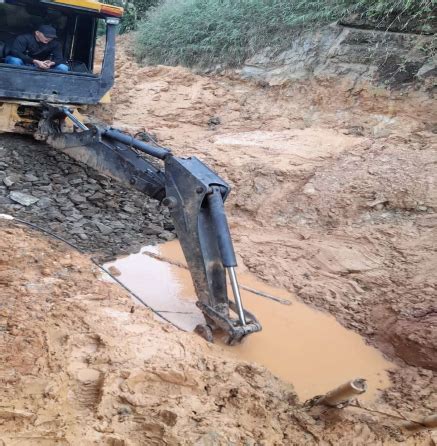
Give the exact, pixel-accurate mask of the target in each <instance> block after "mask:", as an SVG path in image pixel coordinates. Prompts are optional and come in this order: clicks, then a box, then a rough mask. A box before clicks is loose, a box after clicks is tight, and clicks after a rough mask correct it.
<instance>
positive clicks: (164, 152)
mask: <svg viewBox="0 0 437 446" xmlns="http://www.w3.org/2000/svg"><path fill="white" fill-rule="evenodd" d="M122 13H123V9H122V8H118V7H114V6H110V5H105V4H103V3H100V2H98V1H95V0H0V133H1V132H14V133H25V134H31V135H33V136H34V138H36V139H38V140H42V141H45V142H47V144H49V145H50V146H52V147H54V148H55V149H57V150H60V151H62V152H64V153H66V154H67V155H69V156H70V157H71V158H74V159H76V160H78V161H80V162H83V163H85V164H87V165H88V166H90V167H92V168H94V169H96V170H98V171H99V172H101V173H102V174H104V175H107V176H111V177H113V178H115V179H117V180H118V181H120V182H122V183H124V184H125V185H127V186H130V187H133V188H135V189H137V190H139V191H140V192H142V193H144V194H146V195H148V196H150V197H152V198H155V199H157V200H160V201H161V202H162V203H163V204H164V205H165V206H168V208H169V210H170V214H171V216H172V217H173V221H174V224H175V228H176V232H177V235H178V238H179V241H180V243H181V246H182V249H183V251H184V254H185V257H186V259H187V264H188V267H189V269H190V272H191V277H192V279H193V283H194V287H195V290H196V294H197V297H198V302H197V305H198V307H199V308H200V309H201V311H202V313H203V315H204V317H205V322H206V323H205V324H201V325H200V326H199V327H198V330H197V331H198V332H199V333H200V334H202V335H203V336H204V337H205V338H206V339H208V340H212V333H213V331H215V330H218V329H220V330H222V331H224V332H225V333H226V334H227V342H228V343H229V344H234V343H238V342H240V341H241V340H242V339H243V338H245V337H246V336H247V335H249V334H250V333H254V332H257V331H260V330H261V325H260V324H259V322H258V321H257V319H256V318H255V316H254V315H252V314H251V313H249V312H248V311H246V310H245V309H244V308H243V305H242V301H241V296H240V292H239V287H238V282H237V277H236V273H235V267H236V266H237V261H236V256H235V253H234V248H233V245H232V240H231V235H230V232H229V227H228V223H227V220H226V215H225V211H224V201H225V200H226V198H227V196H228V195H229V192H230V187H229V186H228V184H226V182H224V181H223V180H222V179H221V178H220V177H219V176H218V175H216V174H215V173H214V172H213V171H212V170H211V169H209V168H208V167H207V166H206V165H204V164H203V163H202V162H201V161H200V160H198V159H197V158H195V157H190V158H178V157H176V156H174V155H173V154H172V153H171V151H170V150H169V149H166V148H163V147H161V146H159V145H157V144H146V143H145V142H143V141H139V140H137V139H135V138H133V137H132V136H131V135H128V134H126V133H123V132H120V131H118V130H116V129H113V128H111V127H109V126H101V125H92V124H90V123H88V124H84V123H83V122H82V121H81V115H80V113H79V112H78V107H81V108H82V107H84V106H87V105H92V104H98V103H99V102H101V101H102V100H103V98H104V97H105V95H107V93H108V92H109V91H110V89H111V87H112V86H113V83H114V65H115V38H116V30H117V24H118V23H119V18H120V17H121V15H122ZM47 24H50V25H51V26H53V27H55V29H56V34H57V36H58V40H59V41H60V43H61V45H62V49H63V56H64V58H65V59H66V60H67V61H68V64H69V71H68V72H61V71H55V70H41V69H38V68H36V67H33V66H31V67H28V66H25V65H24V66H14V65H10V64H7V63H5V59H4V58H5V57H6V56H7V55H8V51H9V48H10V45H11V43H12V42H13V40H14V39H15V38H16V37H17V36H18V35H21V34H23V33H32V32H34V31H35V30H36V29H37V28H38V27H39V26H41V25H47ZM102 25H103V27H105V28H106V44H105V47H104V54H103V59H102V62H101V67H100V68H98V66H97V64H96V57H95V55H96V42H97V37H98V34H99V32H100V30H101V29H102ZM150 157H152V158H155V159H157V160H159V161H161V166H162V167H163V168H162V167H157V165H156V163H154V162H150ZM227 278H228V280H229V284H230V286H231V288H232V293H233V295H234V300H233V301H232V300H230V299H228V286H227Z"/></svg>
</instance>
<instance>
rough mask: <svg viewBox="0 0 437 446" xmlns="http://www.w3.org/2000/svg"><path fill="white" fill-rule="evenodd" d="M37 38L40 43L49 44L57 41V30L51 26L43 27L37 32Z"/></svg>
mask: <svg viewBox="0 0 437 446" xmlns="http://www.w3.org/2000/svg"><path fill="white" fill-rule="evenodd" d="M35 37H36V40H38V42H41V43H45V44H47V43H49V42H51V41H52V40H53V39H56V37H57V36H56V29H55V28H53V26H51V25H41V26H40V27H39V28H38V29H37V30H36V31H35Z"/></svg>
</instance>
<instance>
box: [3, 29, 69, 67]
mask: <svg viewBox="0 0 437 446" xmlns="http://www.w3.org/2000/svg"><path fill="white" fill-rule="evenodd" d="M56 39H57V35H56V29H55V28H54V27H53V26H51V25H41V26H40V27H39V28H38V29H37V30H36V31H35V32H34V33H33V34H21V35H19V36H17V37H16V39H15V40H14V42H13V44H12V46H11V48H10V50H9V54H8V56H6V58H5V62H6V63H7V64H11V65H18V66H29V67H37V68H39V69H41V70H49V69H53V70H55V71H62V72H66V71H68V70H69V68H68V65H66V64H65V62H64V57H63V55H62V47H61V44H60V42H59V41H58V40H56Z"/></svg>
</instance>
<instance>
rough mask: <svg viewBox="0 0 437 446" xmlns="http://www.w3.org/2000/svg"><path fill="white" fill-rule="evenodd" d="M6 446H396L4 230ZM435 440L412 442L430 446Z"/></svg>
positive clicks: (1, 372) (386, 434)
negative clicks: (306, 405)
mask: <svg viewBox="0 0 437 446" xmlns="http://www.w3.org/2000/svg"><path fill="white" fill-rule="evenodd" d="M0 233H1V237H0V248H1V249H0V252H1V253H2V255H1V258H0V292H1V295H2V297H3V299H2V301H1V303H0V328H1V330H0V354H1V357H2V364H1V368H0V383H1V386H0V401H1V402H2V403H1V409H0V444H4V445H5V446H9V445H22V446H24V445H32V446H33V445H44V446H47V445H53V446H54V445H75V444H78V441H80V443H81V444H83V445H96V444H99V445H108V446H114V445H194V444H195V445H198V446H207V445H217V446H218V445H228V444H245V445H274V444H276V445H282V444H284V445H286V444H320V441H322V442H323V443H326V444H350V443H348V441H347V440H346V438H351V437H352V436H354V437H355V440H354V441H355V443H356V444H375V443H381V444H387V445H388V444H393V442H395V441H396V439H397V440H400V439H402V438H403V437H402V435H401V434H400V433H399V431H398V430H397V429H393V427H392V426H391V423H392V422H391V420H389V419H388V420H387V419H385V418H384V417H380V416H378V415H377V414H376V415H372V414H366V415H365V416H363V415H362V414H361V413H360V412H359V411H356V410H353V409H351V410H350V411H334V412H330V413H329V414H321V415H320V414H319V415H318V416H317V417H316V418H314V417H313V416H311V414H310V413H309V412H307V411H304V410H302V408H301V407H300V405H299V404H298V403H297V401H296V396H295V394H294V393H293V390H292V388H291V386H289V385H286V384H284V383H282V382H280V381H279V380H278V379H277V378H275V377H273V376H272V375H271V374H270V373H269V372H268V371H266V370H265V369H263V368H262V367H259V366H256V365H253V364H248V363H241V362H238V361H233V360H229V359H223V356H222V354H221V352H220V348H219V347H215V346H212V345H208V344H206V343H205V342H204V341H203V340H201V339H200V338H198V337H197V336H195V335H192V334H188V333H183V332H180V331H178V330H177V329H176V328H174V327H172V326H170V325H167V324H163V323H161V322H157V321H155V320H154V319H153V318H152V316H151V314H150V313H149V312H148V311H147V310H146V309H144V308H142V307H138V306H135V307H133V302H132V300H131V299H130V298H129V297H128V296H127V295H126V294H125V293H124V292H123V291H121V290H120V288H119V287H118V286H115V285H113V284H111V283H109V282H107V281H103V280H102V277H101V272H100V271H99V270H97V269H96V267H95V266H94V265H93V264H92V263H91V262H89V261H88V260H87V259H85V258H84V257H82V256H81V255H79V254H78V253H76V252H73V251H71V249H70V248H68V247H65V245H63V244H60V243H59V242H57V241H51V240H47V239H45V238H43V237H42V236H40V235H39V234H38V233H37V232H35V231H32V232H29V231H28V230H27V229H22V228H20V227H16V226H15V225H14V224H11V223H9V222H5V223H0ZM425 441H426V436H415V437H410V438H409V439H408V440H406V443H405V444H411V445H413V444H425V443H424V442H425Z"/></svg>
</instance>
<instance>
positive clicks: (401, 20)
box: [137, 0, 437, 66]
mask: <svg viewBox="0 0 437 446" xmlns="http://www.w3.org/2000/svg"><path fill="white" fill-rule="evenodd" d="M143 1H144V0H143ZM137 2H139V3H141V0H137ZM436 8H437V0H166V1H163V2H162V3H160V4H159V5H158V6H156V7H153V8H150V10H149V11H148V12H147V13H146V19H145V20H144V21H142V22H141V23H140V24H139V26H138V30H139V32H138V38H137V54H138V56H139V58H141V59H144V60H147V62H149V63H163V64H169V65H177V64H182V65H187V66H196V65H197V66H211V65H214V64H224V65H228V66H238V65H240V64H241V63H242V62H243V61H244V60H245V59H247V57H249V56H251V55H252V54H254V53H255V52H256V51H257V50H259V49H260V48H263V47H267V46H270V47H273V48H275V49H281V48H284V47H286V46H287V44H288V42H289V41H290V39H291V38H292V36H293V34H294V33H295V32H296V29H299V28H302V27H305V28H310V27H315V26H317V25H319V24H324V23H329V22H332V21H334V20H341V19H342V18H346V17H350V16H352V15H353V16H354V17H355V19H358V20H360V18H365V19H366V20H367V21H369V22H370V23H372V24H373V26H376V27H379V28H385V29H393V28H394V27H396V30H403V29H408V26H410V25H411V24H414V27H415V31H417V30H419V31H426V26H428V25H427V23H428V22H429V21H433V20H434V19H435V16H436ZM424 19H426V20H424ZM421 27H422V28H421Z"/></svg>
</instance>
